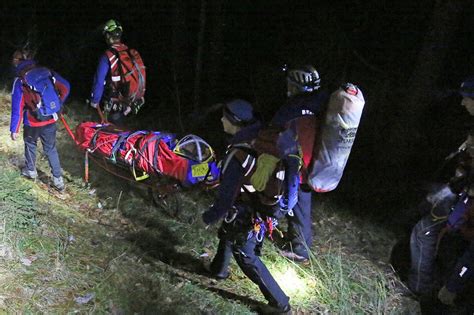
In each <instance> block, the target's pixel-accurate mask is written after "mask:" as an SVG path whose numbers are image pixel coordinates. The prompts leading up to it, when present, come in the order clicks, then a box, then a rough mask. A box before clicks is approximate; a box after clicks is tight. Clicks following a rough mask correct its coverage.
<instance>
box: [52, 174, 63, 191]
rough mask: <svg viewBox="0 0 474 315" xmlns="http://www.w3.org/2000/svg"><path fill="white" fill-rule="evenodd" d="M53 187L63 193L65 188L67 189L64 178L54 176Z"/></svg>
mask: <svg viewBox="0 0 474 315" xmlns="http://www.w3.org/2000/svg"><path fill="white" fill-rule="evenodd" d="M53 187H54V188H55V189H56V190H58V191H63V190H64V188H66V185H64V180H63V177H62V176H59V177H54V176H53Z"/></svg>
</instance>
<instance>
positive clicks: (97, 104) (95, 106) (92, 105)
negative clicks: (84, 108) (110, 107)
mask: <svg viewBox="0 0 474 315" xmlns="http://www.w3.org/2000/svg"><path fill="white" fill-rule="evenodd" d="M90 105H91V107H92V108H97V106H99V103H93V102H91V103H90Z"/></svg>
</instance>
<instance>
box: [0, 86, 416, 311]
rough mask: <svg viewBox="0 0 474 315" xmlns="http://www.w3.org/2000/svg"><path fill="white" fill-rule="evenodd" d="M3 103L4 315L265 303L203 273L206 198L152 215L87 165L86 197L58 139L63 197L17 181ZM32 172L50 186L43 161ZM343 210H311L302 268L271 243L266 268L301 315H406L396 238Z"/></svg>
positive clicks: (78, 160) (212, 237) (138, 191)
mask: <svg viewBox="0 0 474 315" xmlns="http://www.w3.org/2000/svg"><path fill="white" fill-rule="evenodd" d="M5 95H6V92H3V93H0V109H3V113H4V115H0V124H1V127H0V128H1V129H2V132H1V133H0V134H1V135H2V136H0V167H1V168H2V170H3V171H2V172H1V173H0V185H2V187H3V188H2V190H1V191H0V214H1V216H0V218H1V219H0V238H1V240H2V243H1V245H0V261H1V262H2V263H1V264H0V312H2V311H3V312H6V313H20V312H24V313H61V314H62V313H76V312H77V313H94V314H96V313H97V314H102V313H113V314H119V313H125V314H129V313H140V314H141V313H152V314H155V313H160V314H252V313H254V312H255V311H254V309H255V306H257V305H258V304H259V303H265V300H264V298H263V296H262V295H261V293H260V292H259V290H258V288H257V286H255V285H254V284H253V283H251V282H250V281H249V280H248V279H247V278H246V277H245V275H244V274H243V273H242V272H241V271H240V269H239V268H238V267H237V265H236V264H235V262H233V263H232V265H231V268H232V271H231V277H230V279H229V280H226V281H222V282H216V281H214V280H212V279H209V278H208V277H206V276H205V275H204V274H203V272H202V268H201V265H202V263H203V262H204V261H205V260H206V259H209V258H210V257H212V256H213V254H214V253H215V251H216V248H217V237H216V235H217V226H213V227H211V228H210V229H205V227H204V224H203V223H202V222H201V220H200V215H201V213H202V212H203V211H204V210H205V209H207V207H208V206H209V204H211V203H212V200H213V192H211V191H204V192H203V191H198V190H190V191H183V192H178V193H175V194H172V195H169V196H168V197H167V198H165V199H163V200H161V201H159V203H158V204H154V203H153V202H152V200H151V198H149V195H148V192H147V190H146V189H142V188H139V187H137V186H136V185H135V184H131V183H128V182H126V181H124V180H121V179H117V178H115V177H113V176H111V175H110V174H108V173H107V172H105V171H103V170H102V169H100V168H98V167H97V166H95V165H93V164H92V165H91V170H90V173H91V182H90V184H89V185H84V184H83V183H82V179H81V177H82V175H83V155H82V154H81V153H80V152H79V151H77V150H76V149H75V146H74V144H73V143H72V141H71V140H70V139H69V138H68V136H67V135H66V133H65V131H64V129H63V128H60V131H59V135H58V147H59V152H60V156H61V162H62V164H63V165H62V166H63V169H64V170H65V178H66V183H67V190H66V193H65V194H63V195H57V194H55V193H53V192H52V191H51V190H50V189H49V187H48V185H47V184H45V183H42V182H36V183H33V182H31V181H28V180H26V179H23V178H20V177H19V176H18V173H19V172H18V169H19V166H20V165H21V160H22V150H23V148H22V142H21V141H17V142H12V141H11V140H9V138H8V137H7V136H5V135H7V134H8V131H7V128H8V117H7V115H8V113H9V111H8V108H9V100H8V97H6V96H5ZM83 106H85V105H84V104H71V105H69V107H71V108H80V107H83ZM89 116H90V114H89V113H87V112H86V111H84V110H78V111H76V112H75V113H71V114H70V115H69V120H70V123H71V125H72V126H75V125H76V124H77V123H78V122H79V121H82V120H87V119H88V118H89ZM38 168H39V170H40V171H42V172H43V173H44V176H43V177H44V178H47V177H48V175H47V174H49V167H48V165H47V161H46V160H45V158H44V157H42V156H38ZM339 207H340V206H338V208H339ZM339 210H340V209H336V203H335V202H333V201H332V200H331V199H330V198H328V199H325V200H322V201H318V202H317V203H315V213H317V217H316V219H315V224H314V231H315V244H314V246H313V247H312V248H311V250H312V257H311V264H310V265H309V266H300V265H297V264H294V263H292V262H290V261H288V260H286V259H284V258H282V257H281V256H279V255H278V254H277V253H276V248H275V245H274V244H273V243H271V242H270V241H269V240H266V241H265V246H264V256H263V260H264V262H265V264H266V265H267V266H268V268H269V269H270V271H271V272H272V274H274V275H275V277H276V278H277V280H278V281H279V283H281V285H282V287H283V288H284V290H285V292H287V294H288V295H290V297H291V303H292V307H293V309H294V310H297V311H298V312H300V313H331V314H368V313H369V314H389V313H393V314H396V313H403V312H404V311H406V309H407V308H406V307H405V304H406V303H407V301H406V300H403V299H402V298H401V297H400V295H399V294H398V293H397V292H396V288H397V287H398V286H399V285H400V284H399V281H398V280H397V278H396V276H395V275H394V273H393V271H392V270H391V269H390V266H389V264H388V256H389V252H390V248H391V247H392V246H393V243H394V237H393V235H391V234H389V233H387V232H386V231H383V229H382V228H381V227H377V226H373V225H371V224H370V222H365V221H363V220H358V219H357V218H353V217H351V216H350V215H349V214H348V212H347V211H339ZM292 284H293V286H291V285H292ZM294 284H297V285H296V286H295V285H294Z"/></svg>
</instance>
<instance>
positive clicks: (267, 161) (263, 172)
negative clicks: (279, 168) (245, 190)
mask: <svg viewBox="0 0 474 315" xmlns="http://www.w3.org/2000/svg"><path fill="white" fill-rule="evenodd" d="M278 161H280V159H279V158H277V157H275V156H273V155H270V154H267V153H263V154H261V155H260V156H259V157H258V160H257V168H256V170H255V173H253V175H252V177H251V178H250V183H251V184H252V186H253V187H254V188H255V190H256V191H264V190H265V187H266V186H267V182H268V179H269V178H270V176H271V175H272V173H273V171H274V170H275V167H276V165H277V163H278Z"/></svg>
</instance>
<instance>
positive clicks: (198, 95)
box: [193, 0, 207, 113]
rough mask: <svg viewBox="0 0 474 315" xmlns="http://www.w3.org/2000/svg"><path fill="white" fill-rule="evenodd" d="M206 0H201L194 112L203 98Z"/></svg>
mask: <svg viewBox="0 0 474 315" xmlns="http://www.w3.org/2000/svg"><path fill="white" fill-rule="evenodd" d="M206 5H207V1H206V0H201V12H200V14H199V21H200V24H199V34H198V46H197V53H196V66H195V77H194V102H193V104H194V112H195V113H197V112H198V110H199V107H200V104H199V103H200V99H201V79H202V72H201V71H202V63H203V57H202V55H203V51H204V32H205V30H206Z"/></svg>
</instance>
